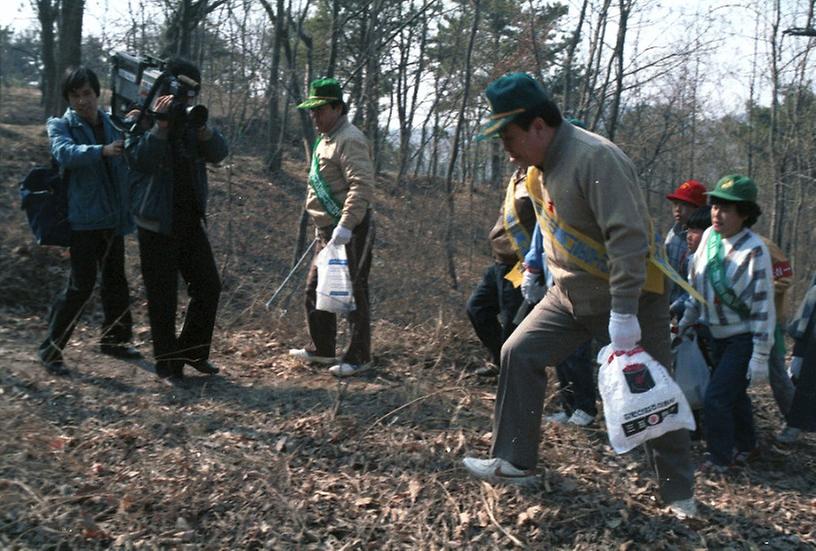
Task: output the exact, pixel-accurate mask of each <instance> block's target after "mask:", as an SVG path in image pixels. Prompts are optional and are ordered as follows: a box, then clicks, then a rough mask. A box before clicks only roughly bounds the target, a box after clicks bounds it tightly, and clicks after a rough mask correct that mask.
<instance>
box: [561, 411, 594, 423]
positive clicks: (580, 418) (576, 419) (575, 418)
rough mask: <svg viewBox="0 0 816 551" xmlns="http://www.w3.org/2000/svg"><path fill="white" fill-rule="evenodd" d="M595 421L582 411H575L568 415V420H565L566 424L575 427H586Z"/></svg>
mask: <svg viewBox="0 0 816 551" xmlns="http://www.w3.org/2000/svg"><path fill="white" fill-rule="evenodd" d="M593 421H595V418H594V417H593V416H591V415H590V414H589V413H587V412H585V411H584V410H582V409H576V410H575V411H573V412H572V415H570V418H569V419H567V424H569V425H577V426H579V427H588V426H589V425H591V424H592V422H593Z"/></svg>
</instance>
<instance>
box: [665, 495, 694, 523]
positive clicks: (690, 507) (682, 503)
mask: <svg viewBox="0 0 816 551" xmlns="http://www.w3.org/2000/svg"><path fill="white" fill-rule="evenodd" d="M669 511H671V513H672V514H673V515H674V516H675V517H676V518H678V519H679V520H686V519H690V518H697V516H698V514H699V513H698V512H697V501H695V499H694V498H693V497H690V498H688V499H681V500H678V501H673V502H672V503H669Z"/></svg>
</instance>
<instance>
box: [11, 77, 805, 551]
mask: <svg viewBox="0 0 816 551" xmlns="http://www.w3.org/2000/svg"><path fill="white" fill-rule="evenodd" d="M3 101H4V103H3V105H2V106H0V152H2V157H1V158H0V183H1V184H2V187H0V194H1V195H0V319H2V320H3V322H2V324H0V430H2V433H3V435H4V438H3V439H2V442H0V546H1V547H3V548H9V549H46V548H49V549H95V548H107V547H113V548H116V549H145V548H182V549H199V548H202V549H286V548H305V549H397V548H400V549H404V548H411V549H414V548H422V549H439V548H466V549H484V548H511V547H528V548H535V549H610V548H619V549H692V548H695V549H700V548H711V549H722V548H729V549H754V548H759V547H767V548H772V549H806V548H814V547H816V529H814V527H813V522H812V519H813V515H814V512H816V469H814V467H816V460H815V459H814V451H816V446H814V442H813V440H812V439H808V440H805V441H804V442H802V443H801V444H798V445H796V446H791V447H786V448H783V447H779V446H776V445H775V444H773V441H772V434H773V431H775V430H776V429H777V428H778V426H779V425H780V423H781V418H780V416H779V414H778V412H777V411H776V410H775V408H774V406H773V404H772V401H771V399H770V393H769V391H768V390H767V389H761V390H759V391H756V390H753V391H752V392H753V396H754V397H755V404H756V409H757V420H758V426H759V432H760V438H761V446H762V452H763V453H762V455H761V457H760V458H759V459H758V460H757V461H756V462H754V463H752V464H751V465H750V466H749V467H748V468H746V469H744V470H742V471H739V472H735V473H732V474H730V475H728V476H725V477H719V476H718V477H713V478H704V477H700V478H698V481H697V492H698V497H699V498H700V500H701V504H702V506H703V507H702V508H703V518H702V519H701V520H699V521H697V522H692V523H686V524H684V523H681V522H678V521H676V520H674V519H673V518H672V517H670V516H668V515H667V514H666V513H665V511H664V510H663V509H662V508H661V506H660V504H659V503H658V502H657V501H656V485H655V482H654V480H653V478H652V476H651V475H650V473H649V471H648V469H647V467H646V466H645V463H644V461H643V457H642V454H641V453H640V452H638V451H636V452H633V453H631V454H627V455H624V456H616V455H614V454H613V453H612V452H611V450H610V449H609V447H608V445H607V440H606V435H605V432H604V430H603V426H602V425H597V424H596V425H595V427H593V428H591V429H588V430H580V429H570V428H566V427H560V426H553V425H545V426H543V428H542V430H543V439H542V445H541V466H542V471H543V472H544V477H543V478H544V483H543V485H542V487H540V488H538V489H535V490H520V489H517V488H505V487H493V486H491V485H488V484H482V483H479V482H477V481H474V480H473V479H471V478H469V477H467V476H466V475H465V474H464V473H463V471H462V469H461V468H460V461H461V459H462V457H463V456H464V455H465V454H466V453H477V454H486V453H487V450H488V447H489V441H490V438H489V431H490V417H491V412H492V406H493V398H494V385H492V384H489V383H484V382H480V381H477V380H475V379H474V378H473V377H472V376H471V371H472V369H473V368H475V367H478V366H480V365H481V362H482V361H483V359H484V353H483V351H482V350H481V348H480V346H479V344H478V342H477V341H476V339H475V336H474V335H473V334H472V331H471V330H470V328H469V325H468V322H467V319H466V317H465V315H464V312H463V305H464V301H465V299H466V297H467V295H468V293H469V291H470V289H471V288H472V287H473V286H474V285H475V283H476V282H477V281H478V278H479V277H480V275H481V271H482V269H483V268H484V267H485V266H487V265H488V263H489V262H490V259H489V256H488V254H487V253H488V251H487V246H486V243H485V234H486V232H487V231H488V230H489V228H490V226H491V225H492V222H493V220H494V217H495V214H496V209H497V207H498V205H499V203H500V201H501V195H502V194H501V191H500V190H498V189H494V190H489V191H485V190H480V191H479V192H478V193H472V194H471V193H468V191H467V190H461V192H459V193H458V194H457V197H456V201H457V203H456V204H457V206H456V209H457V210H456V212H457V215H456V224H455V227H456V231H457V239H458V251H457V257H456V258H457V270H458V275H459V277H460V285H459V289H458V290H453V289H451V288H450V282H449V279H448V276H447V272H446V268H445V264H444V262H443V256H442V255H443V253H442V251H443V249H442V245H441V242H440V239H439V236H441V235H442V228H443V225H444V222H445V219H444V216H445V215H444V207H443V206H444V204H445V202H444V193H442V192H441V191H440V190H439V189H435V188H434V187H428V186H424V185H421V184H414V185H412V186H411V187H410V188H406V189H400V190H395V189H393V184H391V183H389V182H387V181H385V180H383V181H382V182H381V185H380V186H379V188H378V192H377V200H376V207H377V222H376V223H377V241H376V245H375V250H374V255H375V262H374V267H373V269H372V275H371V281H372V289H371V291H372V296H373V304H374V306H373V315H374V318H375V320H376V322H375V327H374V353H375V360H374V363H375V367H376V369H375V370H374V371H373V372H371V373H370V374H368V375H367V376H365V377H361V378H359V379H355V380H351V381H344V382H338V381H336V380H334V379H333V378H332V377H330V376H329V375H328V374H327V373H326V371H325V370H324V369H319V368H314V367H306V366H302V365H298V364H296V363H294V362H292V361H291V360H290V359H289V358H288V357H287V356H286V350H287V349H288V348H289V347H290V346H301V345H303V344H304V343H305V338H306V334H305V331H304V326H303V313H302V305H301V300H300V289H301V287H302V284H303V274H302V273H301V274H298V275H296V276H295V278H294V281H293V283H292V285H291V287H289V288H287V292H286V293H284V294H283V296H282V298H281V300H280V301H279V302H278V303H277V304H276V306H275V308H274V309H273V310H272V311H271V312H267V311H266V310H265V309H264V308H263V303H264V302H265V300H266V299H267V298H268V297H269V295H270V294H271V292H272V291H273V290H274V288H275V287H276V286H277V285H278V283H279V282H280V281H282V280H283V277H284V276H285V275H286V272H287V271H288V268H289V266H290V264H291V257H292V248H293V243H294V237H295V236H294V231H295V230H296V228H297V224H298V220H299V216H300V208H301V204H302V199H303V193H304V189H303V185H304V184H303V180H304V175H305V167H303V166H301V165H300V164H299V163H287V164H286V171H285V173H284V174H281V175H278V176H275V177H274V178H272V179H271V178H270V177H269V176H268V175H266V174H264V172H263V170H262V169H261V166H262V163H261V160H260V159H259V158H257V157H253V156H247V155H242V154H241V152H237V151H234V152H233V156H232V157H230V159H229V160H228V162H226V163H225V164H224V166H222V167H219V168H214V169H212V173H211V183H212V188H213V190H212V203H211V209H210V220H209V224H210V233H211V238H212V242H213V246H214V249H215V253H216V259H217V262H218V264H219V267H220V268H221V269H222V273H223V279H224V295H223V297H222V301H221V307H220V314H219V322H218V327H217V329H216V337H215V338H216V342H215V346H214V358H213V360H214V361H215V362H216V363H217V364H218V365H219V366H220V367H221V368H222V373H221V375H219V376H217V377H211V378H207V377H197V376H195V375H193V376H190V377H189V380H188V382H187V384H186V386H185V387H183V388H173V389H168V387H166V386H164V385H162V384H159V383H158V382H157V381H156V380H155V378H154V376H153V374H152V367H151V364H150V362H149V361H147V360H144V361H138V362H132V363H125V362H121V361H117V360H113V359H110V358H108V357H105V356H101V355H99V354H98V353H97V352H96V350H95V345H96V339H97V330H98V326H99V321H100V315H99V313H98V311H97V310H98V305H96V304H92V305H90V306H89V308H88V311H87V312H86V314H85V316H84V318H83V321H82V322H81V323H80V325H79V327H78V328H77V331H76V333H75V337H74V338H73V339H72V340H71V343H70V345H69V347H68V349H67V350H66V360H67V362H69V365H70V367H71V368H73V370H74V376H72V377H70V378H53V377H50V376H48V375H47V374H46V373H45V371H44V370H43V369H42V368H41V367H40V366H39V365H38V364H37V362H36V361H35V360H36V357H35V354H34V351H35V348H36V345H37V343H38V342H39V339H40V338H41V335H42V333H43V330H44V325H45V322H44V316H45V314H46V312H47V308H48V305H49V303H50V302H51V300H52V298H53V296H54V294H55V293H56V292H57V291H58V290H59V289H60V288H61V286H62V285H63V284H64V277H65V273H66V272H65V270H66V255H65V253H64V252H63V251H60V250H50V249H47V248H39V247H36V246H35V245H32V243H31V239H30V237H29V235H28V231H27V227H26V226H25V221H24V217H23V215H22V213H21V212H20V211H19V209H18V199H17V181H18V180H19V179H20V178H21V177H22V176H23V175H24V173H25V172H26V170H27V168H28V167H29V166H31V165H32V164H36V163H39V162H43V161H44V160H46V159H47V148H46V138H45V134H44V129H43V124H42V121H41V120H40V119H39V117H38V116H37V113H38V109H39V108H38V105H37V100H36V97H35V96H32V95H31V93H30V91H21V90H14V91H10V92H8V93H4V95H3ZM127 246H128V274H129V281H130V286H131V289H132V291H133V296H134V315H135V319H136V326H137V327H136V329H137V331H136V332H137V339H138V341H139V342H138V344H139V346H140V347H141V350H142V351H143V352H144V353H145V355H146V356H147V357H148V358H149V355H150V342H149V329H148V324H147V318H146V309H145V305H144V292H143V288H142V285H141V280H140V276H139V271H138V251H137V248H136V244H135V239H133V238H132V237H131V238H129V239H128V245H127ZM694 455H695V459H698V460H699V458H700V455H701V448H700V445H699V444H695V448H694Z"/></svg>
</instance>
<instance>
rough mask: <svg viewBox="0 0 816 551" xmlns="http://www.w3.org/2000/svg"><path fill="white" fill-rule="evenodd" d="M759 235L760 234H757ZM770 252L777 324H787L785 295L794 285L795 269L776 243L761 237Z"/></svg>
mask: <svg viewBox="0 0 816 551" xmlns="http://www.w3.org/2000/svg"><path fill="white" fill-rule="evenodd" d="M757 235H759V234H757ZM759 237H761V238H762V241H763V242H764V243H765V246H766V247H768V252H769V253H771V268H772V269H773V282H774V306H775V307H776V322H777V323H781V324H783V325H784V323H785V294H786V293H787V292H788V289H789V288H790V286H791V283H793V268H791V263H790V260H788V259H787V257H786V256H785V253H783V252H782V249H780V248H779V247H778V246H777V244H776V243H774V242H773V241H771V240H770V239H768V238H767V237H765V236H764V235H760V236H759Z"/></svg>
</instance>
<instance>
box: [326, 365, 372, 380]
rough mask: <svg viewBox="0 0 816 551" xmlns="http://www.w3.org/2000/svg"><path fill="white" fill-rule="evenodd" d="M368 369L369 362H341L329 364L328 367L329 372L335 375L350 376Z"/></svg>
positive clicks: (369, 367)
mask: <svg viewBox="0 0 816 551" xmlns="http://www.w3.org/2000/svg"><path fill="white" fill-rule="evenodd" d="M369 369H371V364H350V363H346V362H341V363H339V364H337V365H333V366H331V367H330V368H329V373H331V374H332V375H334V376H335V377H352V376H354V375H359V374H360V373H365V372H366V371H368V370H369Z"/></svg>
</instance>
